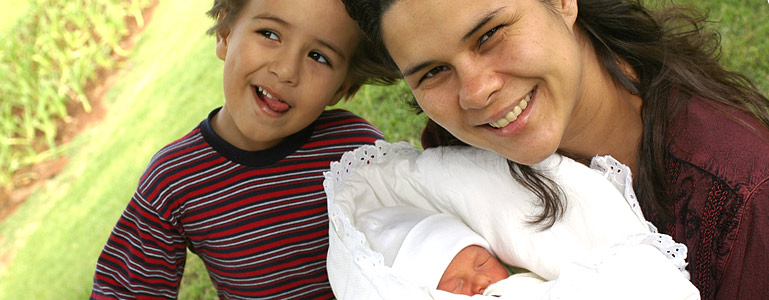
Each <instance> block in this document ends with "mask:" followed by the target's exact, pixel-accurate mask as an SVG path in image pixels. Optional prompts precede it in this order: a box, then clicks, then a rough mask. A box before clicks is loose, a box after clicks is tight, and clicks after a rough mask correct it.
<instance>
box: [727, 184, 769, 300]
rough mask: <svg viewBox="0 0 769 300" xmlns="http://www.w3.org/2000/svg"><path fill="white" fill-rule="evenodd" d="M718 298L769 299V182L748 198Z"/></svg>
mask: <svg viewBox="0 0 769 300" xmlns="http://www.w3.org/2000/svg"><path fill="white" fill-rule="evenodd" d="M743 210H744V213H743V214H742V217H741V218H740V220H739V225H738V229H737V234H736V236H735V237H734V244H733V246H732V248H731V252H730V254H729V256H728V258H727V260H726V264H725V266H724V271H723V277H722V278H720V280H719V281H720V282H721V286H720V287H719V288H718V294H717V295H716V299H769V290H767V289H766V286H767V285H768V284H769V275H767V273H766V270H767V269H769V218H767V216H769V179H767V180H765V181H764V182H763V183H762V184H761V185H760V186H758V187H757V188H756V189H755V190H754V191H753V192H752V193H751V194H750V195H749V196H748V198H747V200H746V203H745V207H744V208H743Z"/></svg>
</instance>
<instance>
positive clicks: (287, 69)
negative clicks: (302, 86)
mask: <svg viewBox="0 0 769 300" xmlns="http://www.w3.org/2000/svg"><path fill="white" fill-rule="evenodd" d="M300 63H301V59H297V58H294V57H293V55H279V56H278V57H276V58H275V60H273V61H272V63H270V65H269V67H268V71H269V72H270V73H272V74H273V75H275V77H277V78H278V81H280V82H282V83H288V84H297V83H298V82H299V65H300Z"/></svg>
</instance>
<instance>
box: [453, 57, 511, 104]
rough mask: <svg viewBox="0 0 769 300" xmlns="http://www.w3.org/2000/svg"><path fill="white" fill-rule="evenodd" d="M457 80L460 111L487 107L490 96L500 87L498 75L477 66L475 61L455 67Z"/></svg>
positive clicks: (500, 80)
mask: <svg viewBox="0 0 769 300" xmlns="http://www.w3.org/2000/svg"><path fill="white" fill-rule="evenodd" d="M456 72H457V76H458V78H459V105H460V107H462V109H479V108H484V107H486V106H488V105H489V103H490V101H491V98H492V96H493V95H494V93H495V92H496V91H498V90H499V89H500V88H501V87H502V78H501V77H500V75H499V74H497V73H496V72H494V71H493V70H491V69H490V68H487V67H486V66H484V65H482V64H478V62H477V60H473V61H468V62H466V63H463V64H461V65H457V66H456Z"/></svg>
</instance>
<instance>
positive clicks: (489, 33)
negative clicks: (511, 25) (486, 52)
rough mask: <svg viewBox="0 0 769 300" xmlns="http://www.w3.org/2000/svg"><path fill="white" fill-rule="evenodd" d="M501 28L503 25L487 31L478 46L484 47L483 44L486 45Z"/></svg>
mask: <svg viewBox="0 0 769 300" xmlns="http://www.w3.org/2000/svg"><path fill="white" fill-rule="evenodd" d="M500 27H502V25H500V26H497V27H494V28H492V29H491V30H489V31H486V33H484V34H483V35H482V36H481V38H480V39H479V40H478V46H480V45H483V43H485V42H486V41H487V40H489V39H490V38H491V37H492V36H493V35H494V34H495V33H497V31H498V30H499V28H500Z"/></svg>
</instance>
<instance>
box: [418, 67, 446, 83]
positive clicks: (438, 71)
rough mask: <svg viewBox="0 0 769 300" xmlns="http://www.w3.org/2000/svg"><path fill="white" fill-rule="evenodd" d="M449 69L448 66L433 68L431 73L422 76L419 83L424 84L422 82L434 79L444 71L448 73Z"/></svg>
mask: <svg viewBox="0 0 769 300" xmlns="http://www.w3.org/2000/svg"><path fill="white" fill-rule="evenodd" d="M448 69H449V67H447V66H438V67H435V68H432V69H430V71H427V73H425V75H424V76H422V78H420V79H419V83H422V81H424V80H427V79H430V78H433V77H435V76H437V75H438V74H439V73H441V72H443V71H446V70H448Z"/></svg>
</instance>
